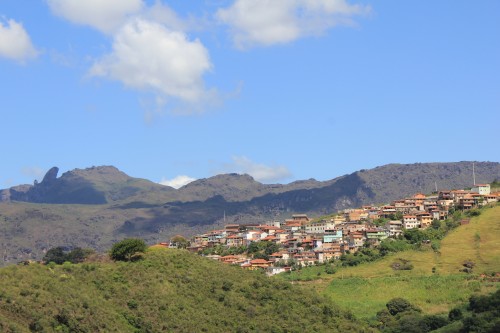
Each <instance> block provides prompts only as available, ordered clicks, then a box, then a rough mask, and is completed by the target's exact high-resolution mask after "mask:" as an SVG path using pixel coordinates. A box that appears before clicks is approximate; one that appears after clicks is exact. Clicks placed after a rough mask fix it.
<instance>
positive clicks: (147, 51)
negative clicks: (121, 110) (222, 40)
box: [89, 18, 216, 106]
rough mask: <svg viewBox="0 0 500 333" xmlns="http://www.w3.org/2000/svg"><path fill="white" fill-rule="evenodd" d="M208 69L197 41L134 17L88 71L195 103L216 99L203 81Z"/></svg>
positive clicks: (208, 60)
mask: <svg viewBox="0 0 500 333" xmlns="http://www.w3.org/2000/svg"><path fill="white" fill-rule="evenodd" d="M211 69H212V63H211V62H210V58H209V54H208V51H207V49H206V48H205V47H204V46H203V44H202V43H201V42H200V41H199V40H197V39H196V40H194V41H190V40H189V39H188V37H187V36H186V34H184V33H183V32H180V31H173V30H170V29H168V28H166V27H165V26H163V25H161V24H159V23H155V22H152V21H147V20H144V19H140V18H136V19H134V20H131V21H129V22H128V23H127V24H126V25H124V26H123V27H122V28H121V29H120V31H119V32H118V33H117V34H116V35H115V36H114V41H113V51H112V53H110V54H108V55H106V56H104V57H103V58H102V59H100V60H99V61H97V62H95V63H94V65H93V67H92V68H91V70H90V73H89V74H90V75H91V76H102V77H106V78H109V79H112V80H117V81H120V82H122V83H123V84H124V85H125V86H127V87H130V88H134V89H137V90H144V91H151V90H152V91H154V92H156V93H159V94H161V95H163V96H164V97H167V99H168V98H170V99H172V98H173V99H174V100H177V101H181V102H183V103H185V104H189V105H191V106H199V105H201V104H203V103H210V102H211V101H212V100H214V99H216V92H215V91H208V90H206V89H205V87H204V82H203V75H204V74H205V73H207V72H209V71H210V70H211Z"/></svg>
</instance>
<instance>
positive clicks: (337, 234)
mask: <svg viewBox="0 0 500 333" xmlns="http://www.w3.org/2000/svg"><path fill="white" fill-rule="evenodd" d="M499 199H500V193H490V185H489V184H484V185H483V184H481V185H475V186H474V187H472V189H471V190H451V191H439V192H438V193H437V195H433V196H426V195H424V194H421V193H417V194H415V195H414V196H412V197H410V198H405V199H401V200H396V201H394V202H392V203H391V204H390V205H383V206H363V207H362V208H359V209H346V210H343V211H341V212H339V213H338V214H337V215H335V216H333V217H331V218H328V219H320V220H311V219H310V218H309V217H308V216H307V215H305V214H297V215H293V216H292V218H291V219H286V220H284V221H272V222H266V223H263V224H246V225H239V224H230V225H226V226H225V227H224V229H221V230H212V231H210V232H207V233H205V234H202V235H197V236H195V237H194V238H193V239H192V241H191V246H190V247H189V250H190V251H193V252H201V251H203V250H204V249H206V248H210V247H215V246H218V245H221V246H224V247H227V248H231V247H241V246H248V245H249V244H251V243H252V242H262V241H267V242H273V243H276V244H277V245H278V248H279V249H280V250H279V251H277V252H275V253H272V254H271V255H269V260H265V259H252V258H248V257H247V256H246V255H228V256H218V255H211V256H209V257H211V258H213V259H216V260H219V261H222V262H224V263H228V264H235V265H240V266H241V267H243V268H246V269H251V270H254V269H266V270H267V271H268V274H270V275H272V274H277V273H280V272H283V271H287V270H290V267H286V265H284V263H289V262H290V260H292V261H293V262H294V263H296V264H297V265H301V266H307V265H314V264H315V263H322V262H327V261H329V260H331V259H338V258H339V257H340V256H341V255H342V254H344V253H345V252H346V251H350V253H354V252H356V251H357V250H358V249H359V248H360V247H362V246H364V245H365V243H370V244H375V245H377V244H379V243H380V241H382V240H384V239H386V238H388V237H397V236H398V235H401V234H402V233H403V230H405V229H414V228H420V229H426V228H428V227H429V226H430V225H431V223H432V221H433V220H445V219H447V218H448V214H449V212H450V208H451V207H453V208H454V209H462V210H468V209H471V208H474V207H479V206H482V205H485V204H488V203H492V202H497V201H499ZM381 218H384V219H389V220H388V221H387V222H386V224H385V225H383V226H380V225H379V226H377V225H376V224H375V223H374V222H375V221H381Z"/></svg>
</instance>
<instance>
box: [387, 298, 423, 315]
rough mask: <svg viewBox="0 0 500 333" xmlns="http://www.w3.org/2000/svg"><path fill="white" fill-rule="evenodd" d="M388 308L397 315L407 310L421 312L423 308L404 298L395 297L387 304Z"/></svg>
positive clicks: (392, 313)
mask: <svg viewBox="0 0 500 333" xmlns="http://www.w3.org/2000/svg"><path fill="white" fill-rule="evenodd" d="M386 307H387V310H389V312H390V314H391V315H393V316H395V315H397V314H398V313H402V312H407V311H417V312H420V311H421V310H420V309H419V308H417V307H416V306H414V305H413V304H411V303H410V302H408V301H407V300H406V299H404V298H400V297H397V298H393V299H391V300H390V301H389V302H387V304H386Z"/></svg>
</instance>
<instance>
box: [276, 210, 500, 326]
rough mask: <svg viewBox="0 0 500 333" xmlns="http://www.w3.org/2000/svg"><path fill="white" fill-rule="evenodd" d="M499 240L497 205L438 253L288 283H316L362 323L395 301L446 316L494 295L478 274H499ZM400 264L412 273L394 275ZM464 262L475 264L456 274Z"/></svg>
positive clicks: (319, 272)
mask: <svg viewBox="0 0 500 333" xmlns="http://www.w3.org/2000/svg"><path fill="white" fill-rule="evenodd" d="M499 239H500V205H496V206H495V207H493V208H484V209H483V210H482V213H481V215H480V216H479V217H475V218H472V219H471V222H470V224H468V225H463V226H459V227H458V228H456V229H455V230H453V231H451V232H450V233H449V234H448V235H447V236H446V237H445V238H444V239H443V240H442V241H441V245H440V248H439V252H435V251H433V250H432V249H431V248H430V246H429V247H428V248H427V249H425V248H423V249H419V250H409V251H404V252H397V253H394V254H391V255H389V256H387V257H384V258H383V259H380V260H378V261H375V262H371V263H363V264H361V265H359V266H356V267H341V268H338V271H337V272H336V273H335V274H334V275H328V274H326V273H325V269H324V267H321V266H318V267H312V268H306V269H303V270H302V271H301V272H300V273H298V275H299V276H296V275H297V274H295V275H294V274H292V275H290V276H287V277H286V279H289V280H292V279H294V278H295V279H297V278H301V279H303V280H307V279H308V278H309V279H311V280H314V282H312V283H311V284H312V286H314V288H315V289H316V290H320V291H322V293H323V294H324V295H327V296H329V297H331V298H332V299H333V300H335V302H338V304H340V305H341V306H343V307H345V308H349V309H350V310H351V311H352V312H353V313H354V314H355V315H357V316H359V317H360V318H366V319H373V318H374V317H375V315H376V313H377V312H378V311H379V310H382V309H383V308H385V304H386V303H387V302H388V301H389V300H390V299H392V298H395V297H402V298H405V299H408V300H409V301H410V302H411V303H412V304H415V305H417V306H419V307H420V308H422V309H423V310H424V312H425V313H431V314H442V313H444V314H445V315H447V313H448V311H450V309H452V308H453V307H455V306H458V305H461V304H463V303H465V302H466V301H467V300H468V298H469V297H470V296H471V295H474V294H485V293H491V292H494V291H495V290H498V287H499V285H498V282H496V283H494V282H492V281H491V280H489V279H482V278H481V277H480V275H481V274H486V275H487V276H489V277H491V276H492V275H495V273H500V242H499V241H498V240H499ZM401 259H404V260H408V261H409V262H410V263H411V264H412V265H413V266H414V268H413V269H412V270H407V271H405V270H399V271H395V270H393V269H392V268H391V264H392V263H393V262H394V261H396V260H401ZM465 261H472V262H474V268H473V273H472V274H466V273H463V272H460V270H461V269H463V268H464V266H463V263H464V262H465ZM278 278H283V277H278ZM353 290H356V295H357V296H356V297H353ZM454 332H455V331H454Z"/></svg>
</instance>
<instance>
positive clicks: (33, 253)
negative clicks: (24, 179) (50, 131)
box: [0, 162, 500, 265]
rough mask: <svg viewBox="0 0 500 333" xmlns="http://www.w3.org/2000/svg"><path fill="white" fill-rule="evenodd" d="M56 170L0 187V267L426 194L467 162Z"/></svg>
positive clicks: (459, 180) (490, 165)
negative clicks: (196, 173) (172, 183)
mask: <svg viewBox="0 0 500 333" xmlns="http://www.w3.org/2000/svg"><path fill="white" fill-rule="evenodd" d="M475 171H476V180H477V182H481V183H482V182H488V183H489V182H492V181H494V180H495V179H500V163H497V162H475ZM57 173H58V169H57V168H52V169H51V170H50V171H49V172H48V173H47V175H46V176H45V177H44V179H43V180H42V181H41V182H40V183H37V184H34V185H23V186H17V187H13V188H10V189H5V190H2V191H0V230H1V231H2V236H1V237H0V255H1V256H2V257H1V258H3V262H1V261H0V265H2V264H7V263H12V262H17V261H19V260H23V259H29V258H41V257H43V254H44V251H46V250H47V249H48V248H50V247H54V246H58V245H64V246H80V247H92V248H95V249H97V250H98V251H103V250H105V249H108V248H109V247H110V246H111V244H112V243H113V242H115V241H116V240H119V239H122V238H124V237H128V236H136V237H141V238H143V239H145V240H146V241H147V242H148V243H155V242H159V241H164V240H166V239H168V238H170V237H171V236H173V235H175V234H184V235H186V236H191V235H193V234H195V233H201V232H204V231H206V230H207V229H209V228H216V227H221V226H222V225H223V224H224V223H262V222H265V221H267V220H273V219H278V220H282V219H284V218H287V217H289V216H290V215H292V214H294V213H306V214H309V215H310V216H312V217H315V216H320V215H325V214H329V213H332V212H335V211H337V210H340V209H344V208H355V207H359V206H361V205H364V204H377V203H385V202H390V201H391V200H394V199H399V198H403V197H405V196H408V195H412V194H414V193H416V192H424V193H430V192H432V191H433V190H434V189H435V187H436V186H437V187H438V188H439V189H453V188H464V187H468V186H471V183H472V162H458V163H417V164H390V165H386V166H381V167H377V168H375V169H371V170H362V171H358V172H354V173H352V174H350V175H344V176H340V177H337V178H334V179H332V180H329V181H316V180H314V179H309V180H304V181H297V182H293V183H290V184H285V185H281V184H271V185H268V184H261V183H259V182H257V181H255V180H254V179H253V178H252V177H250V176H248V175H238V174H227V175H217V176H214V177H210V178H207V179H200V180H197V181H194V182H192V183H190V184H188V185H186V186H184V187H182V188H180V189H178V190H176V189H173V188H171V187H168V186H163V185H159V184H156V183H153V182H151V181H148V180H145V179H140V178H133V177H130V176H128V175H126V174H125V173H123V172H121V171H119V170H118V169H116V168H115V167H111V166H102V167H92V168H88V169H75V170H72V171H68V172H65V173H64V174H63V175H62V176H61V177H57ZM224 216H225V217H226V219H225V221H224Z"/></svg>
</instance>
